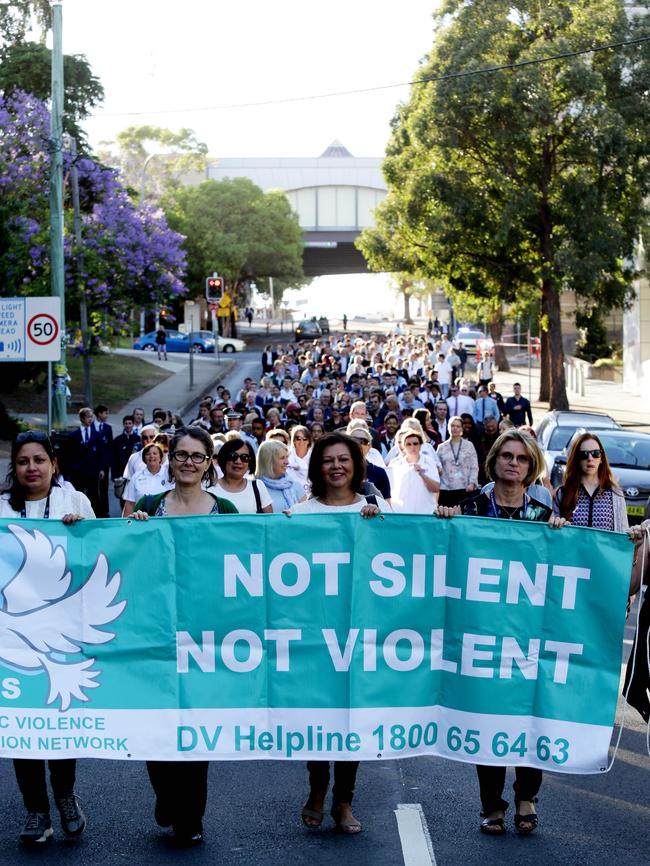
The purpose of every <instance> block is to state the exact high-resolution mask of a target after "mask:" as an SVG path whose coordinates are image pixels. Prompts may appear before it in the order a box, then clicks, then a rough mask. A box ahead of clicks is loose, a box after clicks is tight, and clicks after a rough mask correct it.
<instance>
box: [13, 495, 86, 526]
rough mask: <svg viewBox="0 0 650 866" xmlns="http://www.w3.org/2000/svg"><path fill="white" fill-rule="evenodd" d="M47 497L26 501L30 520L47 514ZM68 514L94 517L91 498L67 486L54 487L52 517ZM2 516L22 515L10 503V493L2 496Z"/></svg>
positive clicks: (59, 517) (51, 502)
mask: <svg viewBox="0 0 650 866" xmlns="http://www.w3.org/2000/svg"><path fill="white" fill-rule="evenodd" d="M46 503H47V497H45V499H33V500H31V501H30V502H25V514H26V516H27V517H28V518H29V519H30V520H36V519H38V518H42V517H43V516H44V514H45V505H46ZM66 514H80V515H81V516H82V517H85V518H88V519H90V518H94V517H95V512H94V511H93V509H92V506H91V504H90V500H89V499H88V497H87V496H86V494H85V493H81V492H80V491H79V490H70V489H68V488H67V487H65V488H63V487H53V488H52V489H51V491H50V519H51V520H60V519H61V518H62V517H64V516H65V515H66ZM0 517H20V512H19V511H14V510H13V508H12V507H11V505H10V504H9V494H8V493H3V494H2V496H0Z"/></svg>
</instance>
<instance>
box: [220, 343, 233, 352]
mask: <svg viewBox="0 0 650 866" xmlns="http://www.w3.org/2000/svg"><path fill="white" fill-rule="evenodd" d="M221 351H222V352H228V353H230V352H234V351H235V347H234V346H233V344H232V343H226V345H225V346H224V347H223V349H222V350H221Z"/></svg>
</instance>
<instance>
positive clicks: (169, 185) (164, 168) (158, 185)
mask: <svg viewBox="0 0 650 866" xmlns="http://www.w3.org/2000/svg"><path fill="white" fill-rule="evenodd" d="M102 144H103V145H104V148H105V149H104V150H102V151H100V154H99V155H100V158H101V159H102V160H103V161H104V162H106V163H107V164H109V165H114V166H116V167H117V168H119V170H120V172H121V174H122V177H123V178H124V181H125V183H126V185H127V186H128V187H130V188H131V190H132V191H133V192H134V193H135V194H136V195H137V196H138V197H140V198H142V199H143V200H147V201H158V200H159V199H160V198H161V197H162V196H163V195H164V194H165V193H166V192H168V191H169V190H170V189H175V188H177V187H179V186H180V185H181V178H182V176H183V175H187V174H188V173H199V174H200V175H204V174H205V166H206V156H207V153H208V146H207V144H205V143H204V142H202V141H199V140H198V139H197V137H196V135H195V133H194V132H193V131H192V130H191V129H179V130H178V132H173V131H172V130H170V129H165V128H164V127H160V126H129V127H128V128H127V129H124V130H123V131H122V132H120V133H119V134H118V135H117V137H116V139H115V141H114V142H110V141H109V142H102ZM115 150H117V152H115Z"/></svg>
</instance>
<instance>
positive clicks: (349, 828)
mask: <svg viewBox="0 0 650 866" xmlns="http://www.w3.org/2000/svg"><path fill="white" fill-rule="evenodd" d="M344 810H345V814H344ZM330 815H331V816H332V818H334V822H335V824H336V829H337V830H338V831H339V833H345V835H346V836H355V835H356V834H357V833H360V832H361V831H362V830H363V827H362V826H361V823H360V822H359V821H357V819H356V818H355V817H354V815H353V814H352V806H351V805H350V804H349V803H337V804H336V805H334V806H332V811H331V812H330Z"/></svg>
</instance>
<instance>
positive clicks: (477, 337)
mask: <svg viewBox="0 0 650 866" xmlns="http://www.w3.org/2000/svg"><path fill="white" fill-rule="evenodd" d="M459 343H462V344H463V346H464V347H465V349H467V351H468V352H474V353H475V354H476V349H477V348H480V349H483V348H485V347H487V346H489V347H490V348H492V345H493V344H492V340H490V338H489V337H488V336H487V335H486V334H484V333H483V331H479V329H478V328H473V327H471V326H470V325H463V326H462V327H460V328H459V329H458V330H457V331H456V336H455V337H454V344H455V345H456V346H457V345H458V344H459Z"/></svg>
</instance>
